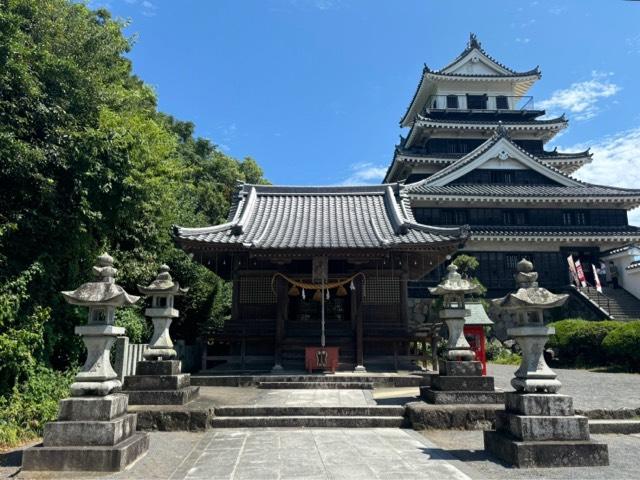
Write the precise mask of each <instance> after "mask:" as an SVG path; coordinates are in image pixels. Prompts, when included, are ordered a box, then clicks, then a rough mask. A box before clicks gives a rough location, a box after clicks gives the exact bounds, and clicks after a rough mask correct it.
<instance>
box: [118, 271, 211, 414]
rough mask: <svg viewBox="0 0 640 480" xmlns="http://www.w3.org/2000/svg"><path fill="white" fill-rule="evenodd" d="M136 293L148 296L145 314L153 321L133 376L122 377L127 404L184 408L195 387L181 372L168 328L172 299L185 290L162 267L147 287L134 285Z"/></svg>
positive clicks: (174, 313) (174, 314)
mask: <svg viewBox="0 0 640 480" xmlns="http://www.w3.org/2000/svg"><path fill="white" fill-rule="evenodd" d="M138 290H139V291H140V293H143V294H145V295H149V296H151V307H149V308H147V309H146V310H145V312H144V313H145V315H146V316H148V317H150V318H151V320H152V322H153V336H152V338H151V342H150V343H149V345H148V346H147V347H146V349H145V351H144V353H143V354H142V356H143V357H144V360H142V361H140V362H138V363H137V365H136V374H135V375H132V376H128V377H125V379H124V390H125V391H126V392H127V393H128V394H129V403H130V404H131V405H184V404H185V403H188V402H190V401H191V400H193V399H194V398H196V397H197V396H198V393H199V390H200V389H199V387H194V386H191V375H189V374H188V373H181V372H182V362H180V360H177V359H176V357H177V354H176V351H175V350H174V349H173V342H172V341H171V337H170V335H169V327H170V326H171V322H172V321H173V319H174V318H178V310H176V309H175V308H174V306H173V300H174V298H175V297H177V296H179V295H184V294H185V293H187V291H188V290H189V289H188V288H180V285H178V282H174V281H173V279H172V278H171V274H170V273H169V267H168V266H167V265H162V266H161V267H160V272H159V273H158V275H157V276H156V278H155V280H154V281H153V282H151V284H150V285H149V286H147V287H143V286H141V285H138Z"/></svg>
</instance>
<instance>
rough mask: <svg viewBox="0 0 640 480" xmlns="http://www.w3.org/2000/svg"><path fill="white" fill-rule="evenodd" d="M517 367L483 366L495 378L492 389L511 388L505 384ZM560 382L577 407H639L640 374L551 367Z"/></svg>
mask: <svg viewBox="0 0 640 480" xmlns="http://www.w3.org/2000/svg"><path fill="white" fill-rule="evenodd" d="M516 369H517V367H516V366H513V365H495V364H491V363H490V364H488V365H487V375H493V376H494V377H495V382H496V388H501V389H503V390H505V391H510V390H513V387H511V384H510V383H509V382H510V381H511V379H512V378H513V373H514V372H515V371H516ZM554 371H555V372H556V373H557V374H558V380H560V381H561V382H562V388H561V389H560V393H564V394H565V395H571V396H572V397H573V405H574V407H575V408H577V409H580V410H593V409H597V408H606V409H618V408H640V374H634V373H599V372H590V371H589V370H567V369H562V368H555V369H554Z"/></svg>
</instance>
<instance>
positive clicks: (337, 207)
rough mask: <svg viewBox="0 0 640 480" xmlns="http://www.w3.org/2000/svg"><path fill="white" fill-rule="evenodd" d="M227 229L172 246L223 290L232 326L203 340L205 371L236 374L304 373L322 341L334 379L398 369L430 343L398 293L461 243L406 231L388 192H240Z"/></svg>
mask: <svg viewBox="0 0 640 480" xmlns="http://www.w3.org/2000/svg"><path fill="white" fill-rule="evenodd" d="M229 218H230V220H229V222H227V223H224V224H222V225H216V226H212V227H205V228H181V227H176V230H175V236H176V239H177V241H178V242H179V244H180V245H181V246H182V248H183V249H184V250H186V251H187V252H190V253H192V254H193V256H194V260H196V261H199V262H201V263H203V264H204V265H207V266H208V267H209V268H211V269H212V270H213V271H215V272H216V273H218V274H219V275H220V276H221V277H222V278H224V279H226V280H230V281H231V282H233V298H232V314H231V319H230V320H229V321H227V322H225V324H224V325H223V326H222V327H221V328H220V329H219V330H218V331H216V332H212V335H211V336H210V337H209V338H210V339H211V343H212V344H211V345H210V346H209V354H210V360H211V362H212V365H211V366H215V365H216V364H219V363H227V362H228V363H234V362H235V363H237V364H238V367H239V368H242V369H249V368H251V365H256V366H257V365H263V366H264V365H267V364H270V365H274V366H275V369H276V370H279V369H280V368H282V367H284V368H286V369H302V368H303V366H304V355H305V348H306V347H309V346H318V345H320V344H321V336H324V340H325V343H326V345H327V346H331V347H338V348H339V349H340V350H339V356H340V367H341V368H343V369H351V370H354V369H355V370H357V371H363V370H364V369H365V368H366V367H367V366H371V365H379V366H380V367H381V368H395V369H397V368H399V367H401V366H402V364H403V363H405V362H408V361H409V359H408V358H407V357H408V355H409V354H410V353H412V352H414V353H415V350H412V348H414V347H415V345H416V343H417V342H420V344H421V345H424V344H425V342H426V341H428V339H429V338H430V337H431V333H432V332H431V331H430V327H429V325H427V324H424V323H423V322H413V320H412V318H410V317H409V315H408V305H407V301H408V282H409V281H412V280H419V279H420V278H423V277H424V275H426V274H427V273H429V272H430V271H431V270H433V269H434V268H436V267H437V266H438V265H439V264H440V263H442V262H443V261H444V260H445V258H446V257H447V256H448V255H451V254H453V253H454V252H456V251H457V250H458V249H459V248H460V246H461V245H462V244H463V243H464V242H465V240H466V238H467V233H466V231H465V230H464V228H461V227H458V226H455V227H431V226H428V225H424V224H421V223H418V222H416V220H415V219H414V218H413V214H412V211H411V208H410V206H409V202H408V198H407V196H406V194H405V187H403V186H401V185H399V184H397V183H396V184H385V185H375V186H362V187H360V186H354V187H285V186H265V185H247V184H242V185H240V186H239V187H238V191H237V193H236V195H235V197H234V201H233V205H232V208H231V212H230V217H229ZM322 310H324V317H325V322H324V335H323V328H322V325H321V317H322V314H323V311H322ZM416 354H418V355H419V354H420V352H417V353H416Z"/></svg>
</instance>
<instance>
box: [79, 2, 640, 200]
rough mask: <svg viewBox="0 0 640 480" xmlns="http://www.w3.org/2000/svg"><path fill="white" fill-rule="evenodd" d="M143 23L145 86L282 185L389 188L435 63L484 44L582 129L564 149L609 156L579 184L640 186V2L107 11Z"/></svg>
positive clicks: (138, 62) (569, 135)
mask: <svg viewBox="0 0 640 480" xmlns="http://www.w3.org/2000/svg"><path fill="white" fill-rule="evenodd" d="M90 6H92V7H96V6H106V7H107V8H109V9H110V10H111V11H112V13H113V14H114V15H115V16H119V17H123V18H126V19H129V20H130V22H131V23H130V26H129V27H128V28H127V32H128V33H129V34H131V35H134V34H135V35H136V37H137V40H136V44H135V47H134V49H133V51H132V52H131V54H130V57H131V58H132V60H133V64H134V68H135V72H136V73H137V74H138V75H139V76H140V77H142V79H144V80H145V81H146V82H147V83H149V84H151V85H152V86H153V87H154V88H155V89H156V91H157V93H158V98H159V106H160V109H161V110H162V111H165V112H167V113H170V114H172V115H174V116H176V117H177V118H180V119H183V120H191V121H193V122H194V123H195V124H196V126H197V133H198V134H199V135H201V136H204V137H208V138H210V139H211V140H212V141H213V142H214V143H216V144H218V145H219V146H220V148H221V149H223V150H224V151H225V152H227V153H229V154H231V155H233V156H236V157H244V156H247V155H250V156H252V157H254V158H255V159H256V160H257V161H258V162H259V163H260V165H261V166H262V167H263V168H264V170H265V174H266V176H267V178H268V179H269V180H271V181H272V182H273V183H286V184H301V185H303V184H340V183H377V182H379V181H380V179H381V177H382V173H383V172H384V170H385V169H386V167H387V166H388V164H389V162H390V160H391V156H392V153H393V147H394V145H395V144H396V143H397V141H398V135H400V134H401V133H403V132H402V130H401V129H400V128H399V126H398V121H399V119H400V117H401V115H402V114H403V113H404V111H405V109H406V107H407V105H408V102H409V100H410V99H411V97H412V95H413V93H414V91H415V88H416V85H417V82H418V80H419V77H420V74H421V69H422V65H423V63H427V64H428V65H429V66H430V67H432V68H440V67H442V66H443V65H445V64H446V63H448V62H449V61H450V60H452V59H453V58H454V57H455V56H457V55H458V54H459V53H460V52H461V51H462V50H463V49H464V47H465V44H466V42H467V40H468V37H469V32H472V31H473V32H475V33H476V34H477V35H478V38H479V40H480V41H481V42H482V45H483V47H484V48H485V49H486V50H487V51H488V53H489V54H490V55H492V56H494V57H495V58H497V59H498V60H499V61H501V62H502V63H504V64H506V65H507V66H510V67H512V68H514V69H516V70H528V69H529V68H532V67H534V66H535V65H538V64H539V65H540V68H541V70H542V80H540V81H539V82H538V83H537V84H536V85H535V86H534V87H533V88H532V90H531V91H530V92H529V93H530V94H531V95H533V96H534V99H535V102H536V103H537V104H538V105H544V106H545V107H546V108H547V110H548V111H549V112H551V113H558V114H559V113H562V112H565V113H566V114H567V116H568V117H569V119H570V127H569V128H568V129H567V130H566V131H565V132H564V133H563V134H562V135H561V136H559V137H558V138H557V139H556V140H555V141H552V142H551V143H550V144H549V146H550V147H552V146H554V145H558V146H559V147H560V148H562V149H565V150H571V149H575V148H586V146H594V149H593V151H594V153H595V158H594V162H593V164H591V165H589V166H587V167H585V168H584V169H583V170H581V171H580V173H579V174H578V176H579V177H581V178H583V179H585V180H589V181H592V182H595V183H604V184H611V185H618V186H629V187H640V168H639V167H640V161H639V160H638V159H637V155H638V153H636V152H640V108H639V107H640V101H639V97H638V92H637V91H638V83H639V79H640V66H639V65H640V2H631V1H623V0H606V1H604V0H598V1H589V0H575V1H566V2H561V1H553V2H551V1H544V0H539V1H513V0H502V1H498V0H483V1H455V0H447V1H426V0H419V1H418V0H402V1H390V0H389V1H381V0H353V1H351V0H344V1H338V0H246V1H236V0H208V1H205V0H180V1H177V0H104V1H103V0H92V1H91V2H90Z"/></svg>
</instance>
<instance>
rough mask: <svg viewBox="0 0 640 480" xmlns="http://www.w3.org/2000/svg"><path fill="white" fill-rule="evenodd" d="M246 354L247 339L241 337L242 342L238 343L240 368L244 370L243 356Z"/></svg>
mask: <svg viewBox="0 0 640 480" xmlns="http://www.w3.org/2000/svg"><path fill="white" fill-rule="evenodd" d="M246 355H247V339H246V338H245V337H242V343H240V368H241V369H242V370H244V366H245V357H246Z"/></svg>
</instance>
